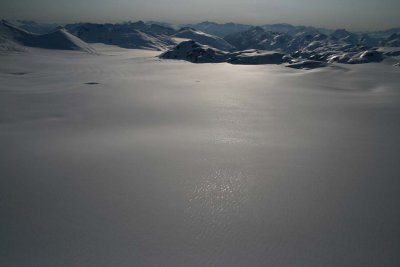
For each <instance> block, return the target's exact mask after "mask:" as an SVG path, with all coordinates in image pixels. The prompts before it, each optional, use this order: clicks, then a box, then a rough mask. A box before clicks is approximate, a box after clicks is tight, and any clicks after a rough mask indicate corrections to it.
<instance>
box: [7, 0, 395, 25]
mask: <svg viewBox="0 0 400 267" xmlns="http://www.w3.org/2000/svg"><path fill="white" fill-rule="evenodd" d="M399 10H400V1H399V0H203V1H190V0H113V1H110V0H1V1H0V17H1V18H5V19H33V20H37V21H52V22H58V23H63V22H77V21H92V22H106V21H107V22H116V21H123V20H159V21H166V22H172V23H191V22H200V21H204V20H210V21H216V22H238V23H249V24H265V23H281V22H286V23H292V24H302V25H313V26H322V27H329V28H347V29H353V30H355V29H357V30H367V29H370V30H375V29H384V28H390V27H399V26H400V17H399V15H398V11H399Z"/></svg>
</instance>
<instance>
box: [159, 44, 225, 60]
mask: <svg viewBox="0 0 400 267" xmlns="http://www.w3.org/2000/svg"><path fill="white" fill-rule="evenodd" d="M159 57H160V58H163V59H180V60H186V61H189V62H193V63H220V62H224V61H226V60H227V59H228V57H229V53H227V52H224V51H221V50H218V49H215V48H212V47H209V46H207V45H203V44H199V43H197V42H195V41H193V40H189V41H184V42H181V43H180V44H178V45H176V46H175V47H174V48H172V49H170V50H168V51H166V52H164V53H162V54H161V55H160V56H159Z"/></svg>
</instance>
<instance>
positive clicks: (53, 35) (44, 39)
mask: <svg viewBox="0 0 400 267" xmlns="http://www.w3.org/2000/svg"><path fill="white" fill-rule="evenodd" d="M0 43H5V44H6V45H5V48H4V47H3V46H1V45H0V49H2V50H19V51H21V50H20V49H19V47H20V46H21V45H22V46H28V47H36V48H45V49H58V50H80V51H84V52H87V53H96V51H95V50H94V49H93V48H92V47H91V46H90V45H88V44H87V43H85V42H84V41H82V40H80V39H79V38H78V37H76V36H74V35H72V34H70V33H69V32H68V31H67V30H65V29H63V28H60V29H57V30H55V31H53V32H50V33H47V34H34V33H29V32H27V31H25V30H22V29H19V28H17V27H15V26H14V25H12V24H10V23H8V22H6V21H4V20H3V21H1V22H0ZM13 48H15V49H13Z"/></svg>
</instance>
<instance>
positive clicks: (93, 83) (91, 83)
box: [85, 82, 100, 85]
mask: <svg viewBox="0 0 400 267" xmlns="http://www.w3.org/2000/svg"><path fill="white" fill-rule="evenodd" d="M85 84H87V85H97V84H100V83H97V82H88V83H85Z"/></svg>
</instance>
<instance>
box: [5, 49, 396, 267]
mask: <svg viewBox="0 0 400 267" xmlns="http://www.w3.org/2000/svg"><path fill="white" fill-rule="evenodd" d="M95 48H96V50H97V51H98V52H99V54H100V55H98V56H91V55H87V54H84V53H79V52H75V51H59V50H58V51H57V50H43V49H34V48H32V52H31V53H25V54H24V53H8V54H5V53H3V54H1V55H0V147H1V149H0V166H1V176H0V177H1V178H0V188H1V205H0V214H1V219H0V236H1V239H0V251H2V252H1V254H0V266H7V267H22V266H41V267H54V266H57V267H67V266H68V267H69V266H82V267H83V266H84V267H98V266H118V267H128V266H137V267H142V266H143V267H147V266H165V267H177V266H194V267H204V266H230V267H242V266H252V267H264V266H285V267H299V266H307V267H321V266H329V267H342V266H363V267H376V266H385V267H398V266H400V255H399V253H398V251H399V239H398V237H399V235H400V229H399V210H400V201H399V193H398V192H399V190H400V182H399V173H400V165H399V164H398V162H399V151H400V124H399V116H400V91H399V84H400V75H399V68H398V67H393V64H394V63H395V62H393V64H388V63H387V62H385V61H384V62H381V63H371V64H356V65H344V64H341V65H340V66H341V67H340V68H339V67H337V68H321V69H315V70H313V71H307V72H303V71H301V70H297V69H291V68H284V67H282V66H278V65H264V66H249V65H246V66H244V65H230V64H224V63H223V64H189V63H187V62H184V61H172V60H168V61H166V60H159V59H157V58H156V56H157V54H158V53H157V52H154V51H143V50H142V51H139V50H127V49H122V48H115V47H108V46H105V45H102V46H97V45H95ZM108 54H109V55H113V56H108ZM396 62H398V61H396ZM87 83H97V84H87Z"/></svg>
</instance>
